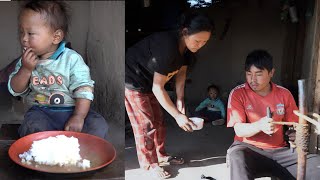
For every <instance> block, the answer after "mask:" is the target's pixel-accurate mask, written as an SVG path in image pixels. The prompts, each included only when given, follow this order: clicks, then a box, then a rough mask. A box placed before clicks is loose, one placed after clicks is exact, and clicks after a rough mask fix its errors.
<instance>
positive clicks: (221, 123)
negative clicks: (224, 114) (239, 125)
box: [212, 119, 225, 126]
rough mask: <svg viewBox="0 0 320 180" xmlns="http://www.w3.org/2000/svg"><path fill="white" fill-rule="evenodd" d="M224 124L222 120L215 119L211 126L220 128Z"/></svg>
mask: <svg viewBox="0 0 320 180" xmlns="http://www.w3.org/2000/svg"><path fill="white" fill-rule="evenodd" d="M224 123H225V120H224V119H217V120H215V121H212V125H214V126H220V125H223V124H224Z"/></svg>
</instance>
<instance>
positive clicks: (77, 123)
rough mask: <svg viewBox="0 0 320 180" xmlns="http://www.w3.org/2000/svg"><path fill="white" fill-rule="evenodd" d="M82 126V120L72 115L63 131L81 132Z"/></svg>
mask: <svg viewBox="0 0 320 180" xmlns="http://www.w3.org/2000/svg"><path fill="white" fill-rule="evenodd" d="M83 124H84V119H83V118H81V117H79V116H76V115H72V116H71V117H70V118H69V120H68V122H67V123H66V124H65V126H64V130H65V131H75V132H81V131H82V128H83Z"/></svg>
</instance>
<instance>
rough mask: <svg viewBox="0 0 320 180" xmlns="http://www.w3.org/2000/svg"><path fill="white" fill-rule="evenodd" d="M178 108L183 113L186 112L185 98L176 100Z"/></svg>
mask: <svg viewBox="0 0 320 180" xmlns="http://www.w3.org/2000/svg"><path fill="white" fill-rule="evenodd" d="M176 106H177V109H178V110H179V111H180V112H181V113H182V114H186V109H185V107H184V100H183V99H177V102H176Z"/></svg>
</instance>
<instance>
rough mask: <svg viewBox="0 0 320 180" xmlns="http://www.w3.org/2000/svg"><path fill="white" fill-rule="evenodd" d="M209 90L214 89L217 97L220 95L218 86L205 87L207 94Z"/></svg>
mask: <svg viewBox="0 0 320 180" xmlns="http://www.w3.org/2000/svg"><path fill="white" fill-rule="evenodd" d="M210 89H214V90H216V91H217V96H218V95H219V94H220V89H219V87H218V86H216V85H214V84H211V85H210V86H208V87H207V92H209V91H210Z"/></svg>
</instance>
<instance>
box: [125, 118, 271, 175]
mask: <svg viewBox="0 0 320 180" xmlns="http://www.w3.org/2000/svg"><path fill="white" fill-rule="evenodd" d="M233 137H234V132H233V129H232V128H227V127H226V126H225V125H222V126H213V125H212V124H211V123H205V124H204V127H203V129H201V130H199V131H194V132H192V133H186V132H184V131H183V130H182V129H180V128H179V127H178V125H177V124H176V123H175V121H174V120H173V119H171V118H169V120H167V141H166V149H167V152H168V153H170V154H173V155H178V156H182V157H184V159H185V161H186V163H185V164H183V165H179V166H178V165H176V166H167V167H165V169H166V170H167V171H169V172H170V173H171V174H172V177H171V178H170V179H174V180H200V179H201V175H205V176H207V177H208V176H209V177H211V178H212V179H216V180H228V179H229V173H228V168H227V166H226V159H225V155H226V151H227V149H228V147H229V146H230V144H231V143H232V142H233ZM125 159H126V162H125V177H126V180H137V179H139V180H150V179H153V178H152V177H151V176H150V175H149V174H148V173H146V172H145V171H143V170H141V169H139V164H138V160H137V155H136V150H135V142H134V138H133V136H132V135H128V136H127V137H126V147H125ZM262 179H265V180H267V179H270V178H260V180H262Z"/></svg>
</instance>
